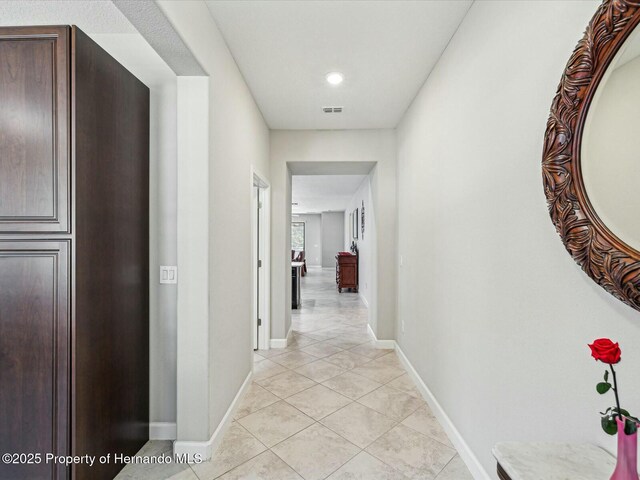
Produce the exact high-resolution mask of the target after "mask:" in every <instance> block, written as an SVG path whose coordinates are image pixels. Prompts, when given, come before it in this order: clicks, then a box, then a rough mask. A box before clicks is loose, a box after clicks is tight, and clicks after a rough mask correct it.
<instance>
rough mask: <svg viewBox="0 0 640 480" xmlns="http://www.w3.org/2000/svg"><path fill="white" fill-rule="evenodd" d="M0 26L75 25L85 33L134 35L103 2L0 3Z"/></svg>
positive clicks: (47, 0) (120, 16)
mask: <svg viewBox="0 0 640 480" xmlns="http://www.w3.org/2000/svg"><path fill="white" fill-rule="evenodd" d="M0 25H3V26H19V25H77V26H78V27H80V28H81V29H82V30H83V31H84V32H85V33H138V31H137V30H136V29H135V28H134V27H133V25H131V23H130V22H129V21H128V20H127V18H126V17H125V16H124V15H123V14H122V13H121V12H120V10H118V9H117V8H116V7H115V6H114V5H113V3H111V2H109V1H105V0H56V1H52V0H31V1H24V0H0Z"/></svg>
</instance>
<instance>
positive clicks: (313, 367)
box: [295, 360, 345, 382]
mask: <svg viewBox="0 0 640 480" xmlns="http://www.w3.org/2000/svg"><path fill="white" fill-rule="evenodd" d="M295 371H296V373H299V374H300V375H304V376H305V377H307V378H310V379H311V380H314V381H316V382H324V381H325V380H329V379H330V378H332V377H335V376H336V375H340V374H341V373H344V372H345V370H344V369H343V368H340V367H338V366H337V365H334V364H333V363H329V362H325V361H324V360H317V361H315V362H311V363H307V364H306V365H303V366H302V367H298V368H296V370H295Z"/></svg>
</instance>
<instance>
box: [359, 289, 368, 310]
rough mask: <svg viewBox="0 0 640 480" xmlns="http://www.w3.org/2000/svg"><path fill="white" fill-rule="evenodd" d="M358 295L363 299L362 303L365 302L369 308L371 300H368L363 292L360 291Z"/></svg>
mask: <svg viewBox="0 0 640 480" xmlns="http://www.w3.org/2000/svg"><path fill="white" fill-rule="evenodd" d="M358 296H359V297H360V300H362V303H364V306H365V307H367V309H368V308H369V302H368V301H367V299H366V298H365V296H364V295H363V294H362V292H358Z"/></svg>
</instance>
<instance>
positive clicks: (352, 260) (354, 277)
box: [336, 252, 358, 293]
mask: <svg viewBox="0 0 640 480" xmlns="http://www.w3.org/2000/svg"><path fill="white" fill-rule="evenodd" d="M336 284H337V285H338V291H339V292H340V293H342V289H343V288H352V289H354V290H355V291H356V292H357V291H358V255H357V254H356V253H349V252H339V253H338V254H337V255H336Z"/></svg>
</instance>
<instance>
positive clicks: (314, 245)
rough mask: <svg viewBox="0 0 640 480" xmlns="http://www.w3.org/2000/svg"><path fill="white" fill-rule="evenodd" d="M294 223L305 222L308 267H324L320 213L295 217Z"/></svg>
mask: <svg viewBox="0 0 640 480" xmlns="http://www.w3.org/2000/svg"><path fill="white" fill-rule="evenodd" d="M291 221H292V222H304V234H305V240H304V248H305V258H306V260H307V266H308V267H321V266H322V217H321V215H320V214H319V213H311V214H309V213H308V214H300V215H293V216H292V217H291Z"/></svg>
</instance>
